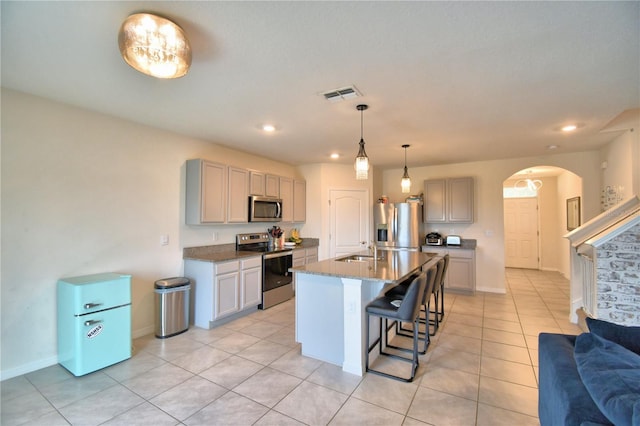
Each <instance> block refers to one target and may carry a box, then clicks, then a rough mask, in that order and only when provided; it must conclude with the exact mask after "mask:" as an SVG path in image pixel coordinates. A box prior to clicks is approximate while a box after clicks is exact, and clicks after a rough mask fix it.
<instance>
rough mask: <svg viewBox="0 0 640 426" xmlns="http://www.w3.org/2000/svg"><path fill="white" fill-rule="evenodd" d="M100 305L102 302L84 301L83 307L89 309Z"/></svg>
mask: <svg viewBox="0 0 640 426" xmlns="http://www.w3.org/2000/svg"><path fill="white" fill-rule="evenodd" d="M100 305H102V303H85V304H84V308H85V309H91V308H95V307H97V306H100Z"/></svg>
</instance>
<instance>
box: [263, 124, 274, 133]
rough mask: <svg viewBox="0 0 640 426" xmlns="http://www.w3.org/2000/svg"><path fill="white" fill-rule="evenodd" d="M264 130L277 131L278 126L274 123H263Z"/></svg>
mask: <svg viewBox="0 0 640 426" xmlns="http://www.w3.org/2000/svg"><path fill="white" fill-rule="evenodd" d="M262 130H264V131H265V132H275V131H276V126H274V125H273V124H263V125H262Z"/></svg>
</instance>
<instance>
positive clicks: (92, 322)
mask: <svg viewBox="0 0 640 426" xmlns="http://www.w3.org/2000/svg"><path fill="white" fill-rule="evenodd" d="M101 322H102V320H88V321H85V322H84V325H85V327H89V326H92V325H96V324H100V323H101Z"/></svg>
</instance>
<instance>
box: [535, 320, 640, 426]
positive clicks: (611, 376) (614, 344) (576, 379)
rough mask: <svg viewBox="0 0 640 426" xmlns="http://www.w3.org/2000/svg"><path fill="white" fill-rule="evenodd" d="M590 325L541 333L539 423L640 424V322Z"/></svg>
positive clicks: (578, 425) (584, 425) (549, 425)
mask: <svg viewBox="0 0 640 426" xmlns="http://www.w3.org/2000/svg"><path fill="white" fill-rule="evenodd" d="M587 326H588V327H589V333H583V334H581V335H579V336H572V335H565V334H551V333H541V334H540V335H539V336H538V353H539V363H538V365H539V375H540V377H539V386H538V389H539V391H538V392H539V395H538V416H539V419H540V424H541V425H542V426H555V425H558V426H560V425H575V426H587V425H612V424H615V425H616V426H624V425H631V426H640V327H624V326H620V325H616V324H612V323H609V322H606V321H601V320H597V319H593V318H587Z"/></svg>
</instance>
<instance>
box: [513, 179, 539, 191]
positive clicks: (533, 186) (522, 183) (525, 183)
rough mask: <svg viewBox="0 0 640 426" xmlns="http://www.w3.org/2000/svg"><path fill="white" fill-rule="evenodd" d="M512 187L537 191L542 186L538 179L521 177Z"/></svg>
mask: <svg viewBox="0 0 640 426" xmlns="http://www.w3.org/2000/svg"><path fill="white" fill-rule="evenodd" d="M513 187H514V188H515V189H522V188H527V189H529V191H536V192H537V191H539V190H540V188H542V181H541V180H540V179H521V180H519V181H517V182H516V183H515V184H514V185H513Z"/></svg>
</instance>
